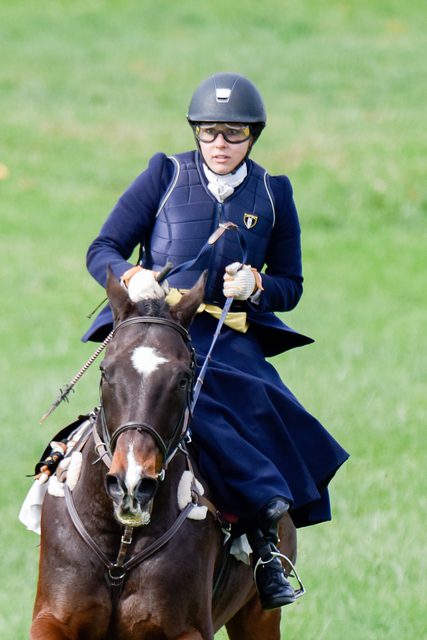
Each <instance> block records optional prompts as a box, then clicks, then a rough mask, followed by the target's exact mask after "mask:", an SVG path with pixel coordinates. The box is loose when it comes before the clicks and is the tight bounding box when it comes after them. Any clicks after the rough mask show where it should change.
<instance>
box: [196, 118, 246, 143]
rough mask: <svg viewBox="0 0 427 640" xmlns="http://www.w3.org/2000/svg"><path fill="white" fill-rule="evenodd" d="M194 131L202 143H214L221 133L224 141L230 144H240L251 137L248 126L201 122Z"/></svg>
mask: <svg viewBox="0 0 427 640" xmlns="http://www.w3.org/2000/svg"><path fill="white" fill-rule="evenodd" d="M193 131H194V135H195V136H196V138H197V140H199V141H200V142H213V141H214V140H215V139H216V138H217V137H218V136H219V134H220V133H222V135H223V138H224V140H226V141H227V142H229V143H230V144H239V143H240V142H245V141H246V140H249V138H250V137H251V128H250V126H249V125H248V124H232V123H231V124H230V123H227V122H221V123H220V124H218V123H216V122H200V123H198V124H195V125H193Z"/></svg>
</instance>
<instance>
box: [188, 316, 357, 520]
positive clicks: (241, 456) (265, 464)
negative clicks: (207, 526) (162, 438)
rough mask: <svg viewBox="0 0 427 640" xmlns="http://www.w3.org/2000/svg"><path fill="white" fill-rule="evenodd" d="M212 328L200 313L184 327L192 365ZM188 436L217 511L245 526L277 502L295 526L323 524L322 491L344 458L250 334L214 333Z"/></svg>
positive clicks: (325, 499)
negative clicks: (283, 504) (243, 521)
mask: <svg viewBox="0 0 427 640" xmlns="http://www.w3.org/2000/svg"><path fill="white" fill-rule="evenodd" d="M216 322H217V321H216V320H215V319H213V318H212V317H211V316H209V315H208V314H207V313H202V314H199V315H197V316H196V318H195V319H194V321H193V324H192V325H191V328H190V334H191V339H192V342H193V345H194V347H195V348H196V352H197V360H198V366H201V365H202V364H203V361H204V357H205V355H206V353H207V351H208V349H209V347H210V343H211V340H212V336H213V333H214V331H215V327H216ZM191 432H192V436H193V440H194V442H195V443H196V445H198V449H199V452H198V455H199V464H200V469H201V471H202V473H203V475H204V477H205V478H206V480H207V482H208V483H209V485H210V487H211V489H212V491H213V498H214V501H215V505H216V507H217V508H218V509H219V510H221V511H223V512H226V513H228V514H233V515H234V516H237V517H239V518H245V519H248V518H252V517H254V516H255V515H256V513H257V512H258V511H259V509H261V507H263V506H264V505H265V504H266V502H268V500H269V499H270V498H272V497H274V496H283V497H285V498H286V499H287V500H288V501H289V502H290V503H291V509H290V515H291V516H292V519H293V521H294V523H295V525H296V526H297V527H302V526H308V525H312V524H316V523H318V522H323V521H326V520H330V519H331V510H330V504H329V494H328V489H327V485H328V483H329V481H330V480H331V479H332V477H333V476H334V474H335V472H336V471H337V470H338V468H339V467H340V466H341V465H342V464H343V463H344V462H345V461H346V460H347V458H348V454H347V452H346V451H345V450H344V449H343V448H342V447H341V446H340V445H339V444H338V442H336V440H335V439H334V438H333V437H332V436H331V435H330V434H329V433H328V432H327V431H326V429H325V428H324V427H323V426H322V425H321V424H320V422H319V421H318V420H317V419H316V418H314V417H313V416H312V415H311V414H310V413H308V412H307V411H306V410H305V409H304V407H303V406H302V405H301V403H300V402H299V401H298V400H297V399H296V398H295V396H294V395H293V394H292V393H291V391H290V390H289V389H288V388H287V387H286V386H285V385H284V384H283V382H282V380H281V378H280V376H279V374H278V373H277V371H276V370H275V369H274V367H273V366H272V365H271V364H270V363H269V362H267V361H266V360H265V356H264V353H263V351H262V349H261V346H260V344H259V342H258V340H257V338H256V335H255V332H254V331H253V330H251V328H249V330H248V332H247V333H245V334H244V333H239V332H236V331H234V330H233V329H230V328H228V327H226V326H224V327H223V328H222V330H221V334H220V336H219V338H218V340H217V342H216V344H215V347H214V350H213V353H212V360H211V362H210V363H209V366H208V368H207V372H206V377H205V381H204V384H203V388H202V393H201V394H200V396H199V399H198V402H197V405H196V408H195V411H194V417H193V420H192V422H191Z"/></svg>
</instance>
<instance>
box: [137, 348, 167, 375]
mask: <svg viewBox="0 0 427 640" xmlns="http://www.w3.org/2000/svg"><path fill="white" fill-rule="evenodd" d="M131 360H132V364H133V366H134V367H135V369H136V370H137V371H138V373H141V374H146V375H149V374H150V373H153V371H155V370H156V369H158V367H159V366H160V365H161V364H164V363H165V362H168V359H167V358H163V356H160V355H158V354H157V353H156V350H155V349H152V348H151V347H137V348H136V349H135V351H134V352H133V353H132V358H131Z"/></svg>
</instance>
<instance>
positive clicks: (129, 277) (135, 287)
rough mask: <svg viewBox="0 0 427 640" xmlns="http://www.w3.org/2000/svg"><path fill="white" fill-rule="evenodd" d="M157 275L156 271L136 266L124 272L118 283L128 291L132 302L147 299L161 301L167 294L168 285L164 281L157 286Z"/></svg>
mask: <svg viewBox="0 0 427 640" xmlns="http://www.w3.org/2000/svg"><path fill="white" fill-rule="evenodd" d="M157 275H158V273H157V272H156V271H150V269H143V268H142V267H140V266H136V267H132V268H131V269H128V270H127V271H125V272H124V274H123V275H122V277H121V278H120V282H121V284H122V285H123V286H124V287H125V288H126V289H127V290H128V294H129V298H130V299H131V300H132V302H140V301H141V300H148V299H149V298H160V299H163V298H165V296H167V294H168V293H169V285H168V283H167V281H166V280H164V281H163V282H162V283H161V284H159V283H158V282H157V280H156V276H157Z"/></svg>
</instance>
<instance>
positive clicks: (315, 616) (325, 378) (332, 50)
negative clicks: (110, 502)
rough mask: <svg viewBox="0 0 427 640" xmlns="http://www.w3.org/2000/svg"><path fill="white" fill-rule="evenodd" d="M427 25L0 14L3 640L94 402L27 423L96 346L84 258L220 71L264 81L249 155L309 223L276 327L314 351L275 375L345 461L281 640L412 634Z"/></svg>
mask: <svg viewBox="0 0 427 640" xmlns="http://www.w3.org/2000/svg"><path fill="white" fill-rule="evenodd" d="M405 4H406V3H405ZM426 26H427V25H426V14H425V3H424V2H421V0H412V1H411V3H408V4H407V6H403V3H402V2H400V1H399V2H398V1H397V0H372V1H371V2H369V3H368V2H360V1H356V0H329V1H328V2H326V0H313V1H307V2H300V3H297V2H290V1H289V0H281V1H279V0H265V1H264V2H262V3H255V2H243V1H242V0H235V1H234V2H233V3H229V2H228V1H225V0H217V2H215V3H205V2H196V1H195V0H180V1H179V2H171V1H168V2H165V1H164V0H156V1H151V0H139V1H138V2H137V1H136V0H122V1H121V2H116V1H114V0H105V1H102V0H84V1H83V0H75V1H74V2H73V3H69V2H65V0H44V2H43V3H36V2H33V1H31V0H27V1H25V2H24V1H23V0H13V1H12V0H0V61H1V64H0V108H1V118H0V216H1V220H0V224H1V229H0V230H1V234H0V243H1V269H2V274H1V275H2V277H1V284H0V286H1V300H2V312H1V315H0V341H1V362H0V377H1V378H0V383H1V387H0V388H1V393H2V399H1V402H0V422H1V437H2V446H1V456H2V459H1V470H2V472H1V477H0V482H1V494H0V507H1V518H0V547H1V549H2V553H1V560H0V562H1V565H2V581H1V587H0V637H1V638H2V639H4V640H20V639H23V638H26V637H28V627H29V622H30V617H31V608H32V602H33V598H34V590H35V581H36V573H37V553H38V550H37V544H38V540H37V537H36V536H35V535H34V534H31V533H29V532H27V531H25V530H24V528H23V527H22V526H21V525H20V524H19V523H18V521H17V513H18V510H19V507H20V503H21V501H22V499H23V497H24V495H25V493H26V491H27V488H28V487H29V480H27V479H26V478H25V474H26V473H29V472H30V471H31V469H32V466H33V463H34V461H35V460H36V459H37V456H38V455H39V453H40V451H41V450H42V449H43V448H44V445H45V443H46V441H47V440H48V439H49V437H50V436H51V435H52V434H53V433H55V430H56V429H57V428H58V427H60V426H62V425H63V424H66V423H67V422H69V421H71V420H72V419H74V417H75V416H76V415H77V414H78V413H79V412H80V411H84V410H86V409H89V408H91V407H92V406H93V405H94V404H95V403H96V402H97V371H96V367H95V368H94V370H93V371H91V372H90V373H88V374H87V375H86V376H85V381H82V382H80V384H79V385H78V387H77V390H76V394H75V396H74V397H73V398H72V401H71V404H69V405H64V406H61V408H60V409H58V411H57V412H56V413H55V414H54V416H53V417H52V418H50V420H49V422H47V423H45V425H44V426H39V425H38V419H39V417H40V416H41V414H42V413H43V412H44V411H45V410H46V409H47V407H48V406H49V404H50V403H51V401H52V400H53V399H54V397H56V394H57V392H58V387H59V386H60V385H61V384H63V383H65V382H67V381H68V380H69V379H70V378H71V377H72V376H73V375H74V373H75V372H76V371H77V370H78V368H79V367H80V366H81V364H83V362H84V361H85V360H86V358H87V357H88V356H89V355H90V354H91V353H92V351H93V347H91V346H87V345H82V344H80V343H79V337H80V335H81V334H82V333H83V332H84V330H85V329H86V327H87V324H88V320H87V319H86V318H85V315H86V313H87V312H88V311H90V310H91V309H92V308H93V307H94V306H95V304H96V303H97V302H98V301H100V300H101V298H102V292H101V291H100V290H99V288H98V286H97V285H96V284H95V283H94V282H92V281H91V279H90V277H89V276H88V275H87V273H86V271H85V267H84V257H85V252H86V248H87V245H88V244H89V242H90V241H91V240H92V239H93V237H94V236H95V235H96V233H97V232H98V229H99V227H100V225H101V223H102V222H103V220H104V218H105V217H106V215H107V214H108V212H109V211H110V209H111V208H112V206H113V204H114V202H115V201H116V199H117V198H118V196H119V195H120V194H121V192H122V191H123V190H124V188H125V187H126V186H127V185H128V184H129V183H130V182H131V180H132V179H133V178H134V177H135V176H136V175H137V174H138V173H139V172H140V171H141V170H142V169H143V168H144V166H145V165H146V163H147V161H148V159H149V158H150V156H151V155H152V154H153V153H154V152H156V151H158V150H164V151H166V152H169V153H173V152H178V151H181V150H183V149H187V148H190V147H191V146H192V138H191V132H190V129H189V127H187V125H186V124H185V113H186V108H187V105H188V102H189V98H190V95H191V93H192V91H193V89H194V88H195V86H196V85H197V84H198V82H199V81H201V80H202V79H203V78H204V77H205V76H207V75H208V74H210V73H214V72H216V71H219V70H235V71H239V72H242V73H244V74H246V75H248V76H249V77H250V78H251V79H252V80H253V81H254V82H255V83H256V84H257V85H258V86H259V88H260V90H261V92H262V94H263V95H264V98H265V101H266V103H267V106H268V113H269V120H268V127H267V129H266V130H265V132H264V134H263V136H262V138H261V139H260V141H259V143H258V144H257V146H256V148H255V151H254V154H253V157H254V159H256V160H257V161H258V162H260V163H261V164H265V165H266V166H267V167H268V169H269V170H270V172H271V173H284V172H286V173H287V174H288V175H289V176H290V177H291V180H292V183H293V185H294V190H295V196H296V201H297V205H298V209H299V212H300V217H301V223H302V228H303V243H304V244H303V248H304V265H305V295H304V296H303V299H302V301H301V303H300V304H299V306H298V308H297V309H296V310H295V311H294V312H292V313H290V314H287V316H286V318H287V322H289V323H290V324H291V325H292V326H294V327H296V328H298V329H299V330H301V331H302V332H306V333H308V334H309V335H312V336H313V337H315V338H316V343H315V344H314V345H313V346H310V347H307V348H305V349H300V350H295V351H293V352H290V353H288V354H286V356H283V357H280V358H277V359H276V360H275V364H276V366H277V367H278V368H279V369H280V371H281V373H282V374H283V377H284V379H285V380H286V382H287V383H288V384H289V386H290V387H291V388H292V389H293V390H294V391H295V392H296V394H297V396H298V397H299V398H300V399H301V401H302V402H303V403H304V404H305V405H306V406H307V408H309V409H310V410H311V411H312V412H313V413H314V414H315V415H317V416H318V417H319V418H320V419H321V420H322V421H323V422H324V424H325V425H327V426H328V428H329V430H330V431H331V432H332V433H333V434H334V435H335V437H336V438H337V439H338V440H339V441H340V442H341V443H342V444H343V445H344V446H345V447H346V448H347V449H348V450H349V451H350V452H351V454H352V457H351V459H350V461H349V462H348V463H347V464H346V465H345V467H344V468H343V469H342V470H341V471H340V473H339V474H338V476H337V478H336V479H335V481H334V482H333V484H332V491H331V493H332V500H333V505H334V520H333V521H332V523H330V524H325V525H322V526H319V527H314V528H310V529H306V530H301V531H300V535H299V564H298V566H299V571H300V573H301V575H302V577H303V579H304V581H305V583H306V586H307V591H308V592H307V595H306V596H305V597H304V598H303V599H302V600H300V601H299V602H298V603H297V604H296V605H294V606H293V607H287V608H286V610H285V615H284V622H283V638H287V639H288V640H291V639H297V638H303V639H304V640H341V639H343V638H345V639H346V640H378V639H383V638H384V639H387V640H394V639H396V640H397V639H399V640H409V639H411V640H412V639H416V640H421V639H422V638H426V637H427V613H426V605H425V603H426V600H427V577H426V576H427V560H426V553H425V511H426V507H427V486H426V484H427V482H426V471H425V470H426V462H427V460H426V457H427V456H426V448H425V436H424V429H425V423H426V413H427V412H426V401H425V387H424V384H423V383H425V375H426V368H427V367H426V354H425V340H424V338H425V335H424V329H425V311H426V277H425V264H426V226H425V223H426V208H427V194H426V169H427V160H426V158H427V121H426V120H427V118H426V98H427V96H426V93H427V83H426V67H427V47H426ZM422 320H424V322H423V321H422ZM423 436H424V437H423ZM218 638H221V639H225V638H226V634H225V633H224V632H221V633H219V634H218Z"/></svg>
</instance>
